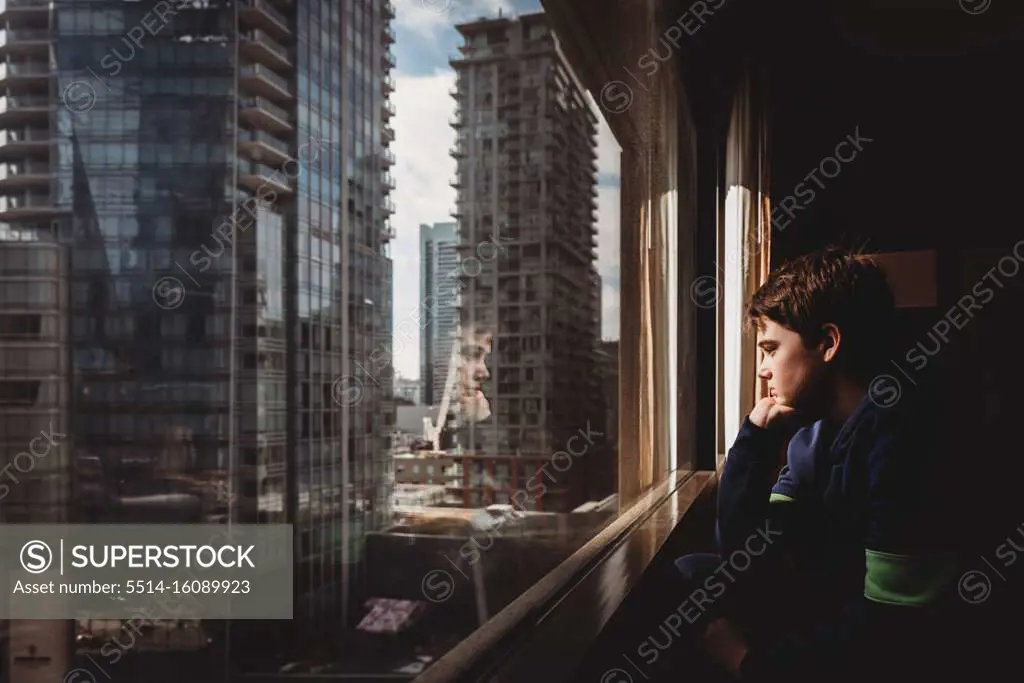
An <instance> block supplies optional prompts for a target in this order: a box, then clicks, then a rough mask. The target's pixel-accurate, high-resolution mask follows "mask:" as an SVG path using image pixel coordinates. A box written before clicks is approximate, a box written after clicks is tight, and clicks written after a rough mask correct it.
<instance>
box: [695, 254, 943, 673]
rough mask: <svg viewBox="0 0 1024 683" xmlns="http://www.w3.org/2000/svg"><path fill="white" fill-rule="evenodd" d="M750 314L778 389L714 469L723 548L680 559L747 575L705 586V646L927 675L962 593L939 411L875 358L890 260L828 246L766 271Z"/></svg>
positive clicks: (760, 660)
mask: <svg viewBox="0 0 1024 683" xmlns="http://www.w3.org/2000/svg"><path fill="white" fill-rule="evenodd" d="M746 317H747V323H748V326H749V327H750V328H753V329H756V330H757V332H758V343H757V345H758V347H759V348H760V350H761V351H762V352H763V360H762V363H761V365H760V368H759V370H758V376H759V377H760V378H761V379H763V380H764V381H766V382H767V387H768V390H769V396H768V397H766V398H763V399H761V400H760V401H759V402H758V403H757V405H756V406H755V407H754V409H753V411H752V412H751V413H750V415H749V416H748V417H747V419H746V420H745V421H744V424H743V426H742V428H741V429H740V432H739V435H738V436H737V438H736V441H735V443H734V445H733V446H732V448H731V449H730V451H729V455H728V459H727V460H726V464H725V467H724V469H723V472H722V477H721V481H720V484H719V492H718V529H717V538H718V543H719V553H720V554H719V555H717V556H707V555H704V556H687V557H684V558H680V559H679V560H677V561H676V564H677V566H678V567H679V569H680V570H681V571H682V572H683V573H684V575H686V576H687V578H689V579H690V580H691V581H692V582H694V585H697V586H698V588H696V589H695V590H694V593H701V594H702V595H701V596H700V597H703V598H704V602H705V604H706V602H707V596H706V595H705V594H704V588H707V589H710V588H711V587H712V583H711V582H712V580H716V577H714V576H709V574H711V573H712V571H713V570H714V571H715V572H717V573H716V576H717V578H718V579H723V578H724V576H723V575H722V573H721V572H723V571H725V570H726V569H728V571H729V572H730V576H732V577H734V578H735V581H736V583H737V585H736V588H735V589H734V588H732V587H731V585H726V589H725V590H727V591H734V592H733V594H732V595H728V594H726V595H725V596H723V597H724V599H725V601H726V602H728V603H729V604H730V605H732V607H726V606H725V605H724V604H718V605H715V604H712V610H713V612H714V613H712V614H708V613H705V614H704V615H703V616H702V617H701V620H702V621H698V622H697V623H695V624H694V628H696V629H697V631H696V633H697V635H698V637H699V642H700V644H701V647H702V648H703V649H704V651H705V652H707V653H708V654H709V655H710V656H711V658H712V659H713V660H715V661H716V662H718V663H719V664H720V665H722V666H723V667H724V668H725V670H726V671H728V672H729V673H730V674H731V675H732V676H733V677H734V678H738V679H740V680H742V681H783V680H786V681H793V680H794V679H797V680H814V681H820V682H821V683H824V682H826V681H834V680H837V679H845V680H867V678H868V677H870V678H871V679H872V680H876V681H877V680H878V679H879V678H883V679H887V680H901V679H904V677H905V676H908V675H911V674H913V675H914V677H915V678H920V677H921V676H922V675H923V674H924V672H923V670H922V669H921V665H922V664H924V663H925V658H924V656H923V655H924V654H925V653H926V652H929V651H934V650H935V648H939V649H940V650H941V648H942V646H941V645H940V641H939V639H940V638H941V637H942V636H945V635H948V634H949V632H948V630H947V629H946V626H947V625H948V623H947V622H944V621H942V620H941V619H940V617H942V616H943V615H945V614H947V613H948V611H949V608H950V607H951V606H952V605H953V604H954V603H955V600H956V592H957V591H956V582H957V578H958V577H959V576H960V575H959V573H958V572H957V563H956V561H955V554H954V553H953V552H952V551H953V550H954V547H955V545H956V543H955V541H954V540H953V539H952V538H944V537H943V532H946V533H947V535H948V530H949V528H948V527H947V526H946V525H945V524H944V523H943V521H942V519H941V518H940V514H942V513H944V511H945V510H948V509H949V508H952V507H955V503H954V501H952V500H943V495H944V492H945V491H946V489H945V488H944V485H943V484H941V482H940V476H941V475H943V474H944V473H946V472H948V470H946V469H945V466H944V465H943V464H942V463H940V462H939V460H938V457H937V456H938V449H937V448H936V446H935V444H934V440H932V439H930V437H932V436H934V434H935V431H936V429H935V425H934V423H933V422H932V423H929V418H931V419H932V420H934V413H930V412H929V411H927V409H924V408H923V407H922V406H921V405H917V406H912V405H911V404H912V403H916V402H917V401H911V398H912V397H909V396H907V395H906V391H902V393H901V390H902V389H905V388H906V387H902V388H901V387H900V386H899V385H898V384H897V382H898V380H895V379H894V378H893V377H892V376H891V375H890V376H883V373H888V372H891V370H887V369H886V366H887V365H888V364H889V360H890V359H891V358H893V357H894V356H893V355H891V343H890V339H889V337H890V335H891V333H892V329H893V326H894V321H895V316H894V304H893V294H892V291H891V289H890V288H889V285H888V283H887V282H886V278H885V274H884V272H883V270H882V269H881V267H880V266H879V265H878V264H877V263H876V262H874V261H873V260H872V259H871V258H870V257H868V256H865V255H860V254H855V253H851V252H848V251H844V250H840V249H836V248H828V249H826V250H824V251H821V252H818V253H815V254H810V255H807V256H803V257H801V258H798V259H796V260H794V261H792V262H791V263H788V264H786V265H785V266H783V267H782V268H780V269H779V270H777V271H776V272H774V273H772V274H771V275H770V276H769V278H768V280H767V281H766V282H765V283H764V284H763V285H762V286H761V287H760V289H759V290H758V291H757V293H756V294H754V296H753V298H752V300H751V302H750V304H749V305H748V307H747V314H746ZM890 367H891V366H890ZM904 384H906V382H904ZM894 397H895V398H896V400H894ZM914 398H917V397H914ZM801 425H810V426H806V427H804V428H803V429H799V431H798V432H797V433H796V434H795V435H794V431H796V430H797V429H798V428H799V427H800V426H801ZM791 437H792V439H791ZM787 442H789V447H788V452H787V463H786V465H785V466H784V467H783V468H782V470H781V472H780V474H779V476H778V479H777V481H776V482H775V484H774V486H772V478H773V476H774V474H775V472H776V469H777V458H778V456H779V455H780V454H781V448H782V447H783V446H784V445H785V444H786V443H787ZM759 530H760V534H759ZM752 538H754V539H765V538H770V539H773V540H772V542H771V543H769V544H765V543H762V542H760V541H758V543H753V542H752V541H751V539H752ZM765 546H767V547H766V549H765V550H763V551H761V553H760V554H759V555H756V556H755V555H754V552H756V551H755V550H754V548H762V547H765ZM744 548H746V551H744ZM744 552H745V553H746V555H745V556H744V555H743V553H744ZM730 558H733V559H732V561H731V562H730ZM748 565H749V566H748ZM730 567H731V568H730ZM797 572H799V574H798V573H797ZM798 576H799V579H798ZM718 583H719V584H721V583H722V582H721V581H719V582H718ZM725 584H728V581H726V582H725ZM716 585H717V584H716ZM701 586H703V587H704V588H701ZM721 592H722V591H719V592H718V593H715V595H718V594H720V593H721ZM741 610H742V612H741ZM947 673H949V672H948V671H947Z"/></svg>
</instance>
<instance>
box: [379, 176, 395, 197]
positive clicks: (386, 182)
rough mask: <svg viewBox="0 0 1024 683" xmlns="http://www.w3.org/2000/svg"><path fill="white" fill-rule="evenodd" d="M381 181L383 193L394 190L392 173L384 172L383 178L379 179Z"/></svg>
mask: <svg viewBox="0 0 1024 683" xmlns="http://www.w3.org/2000/svg"><path fill="white" fill-rule="evenodd" d="M381 183H382V186H383V188H384V192H385V193H391V192H394V191H395V187H396V185H395V176H394V175H392V174H391V173H390V172H387V173H385V174H384V176H383V178H382V179H381Z"/></svg>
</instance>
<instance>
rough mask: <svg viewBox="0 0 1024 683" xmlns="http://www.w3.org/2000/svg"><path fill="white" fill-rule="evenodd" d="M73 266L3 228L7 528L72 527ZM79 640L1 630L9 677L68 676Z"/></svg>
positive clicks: (55, 251)
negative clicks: (71, 645)
mask: <svg viewBox="0 0 1024 683" xmlns="http://www.w3.org/2000/svg"><path fill="white" fill-rule="evenodd" d="M7 177H8V178H9V177H11V176H7ZM5 180H6V178H5ZM2 182H3V181H0V185H2ZM67 265H68V262H67V249H66V248H65V247H63V246H62V245H61V244H60V243H59V242H58V240H57V235H56V234H55V233H54V231H53V230H49V229H39V230H36V229H31V228H26V229H11V227H10V225H9V224H5V223H0V472H2V476H0V479H2V481H0V524H5V525H6V524H66V523H68V521H69V520H70V515H69V512H70V507H71V491H72V478H71V473H72V464H71V453H72V441H71V438H70V432H71V429H70V426H69V423H68V420H69V407H70V401H69V393H68V390H69V388H70V385H71V356H70V351H71V347H70V345H69V328H70V324H71V316H70V315H68V310H69V308H68V307H69V301H68V290H67V277H66V269H67ZM71 637H72V633H71V629H70V622H69V621H57V620H49V621H33V620H24V619H14V620H10V621H7V620H4V621H2V622H0V648H3V650H4V652H3V658H4V661H5V671H4V674H5V677H6V678H7V680H13V681H17V683H29V682H30V681H34V680H36V679H38V680H40V681H42V680H48V679H49V678H52V677H53V676H60V675H61V674H60V671H66V670H67V669H68V666H69V663H70V660H69V658H68V655H69V653H68V652H67V647H66V643H67V642H68V640H69V639H70V638H71ZM33 654H38V659H36V658H35V657H33V658H32V659H34V660H35V661H32V660H31V659H29V656H30V655H33Z"/></svg>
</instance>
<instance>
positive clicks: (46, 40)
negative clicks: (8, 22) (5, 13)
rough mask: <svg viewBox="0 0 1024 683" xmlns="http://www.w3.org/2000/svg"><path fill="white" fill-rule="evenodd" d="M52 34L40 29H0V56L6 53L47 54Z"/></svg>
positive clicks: (40, 55) (42, 55)
mask: <svg viewBox="0 0 1024 683" xmlns="http://www.w3.org/2000/svg"><path fill="white" fill-rule="evenodd" d="M51 36H52V34H51V33H50V32H49V31H47V30H40V29H14V30H6V31H0V57H3V56H7V55H32V56H35V57H43V58H45V57H47V56H48V55H49V52H48V51H49V49H50V42H51Z"/></svg>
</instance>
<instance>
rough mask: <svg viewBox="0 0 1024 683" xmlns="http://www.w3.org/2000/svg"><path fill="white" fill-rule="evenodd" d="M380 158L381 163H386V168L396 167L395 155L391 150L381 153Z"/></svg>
mask: <svg viewBox="0 0 1024 683" xmlns="http://www.w3.org/2000/svg"><path fill="white" fill-rule="evenodd" d="M380 158H381V161H383V162H384V165H385V166H394V165H395V153H394V152H392V151H391V150H390V149H385V150H384V152H383V153H381V155H380Z"/></svg>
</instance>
